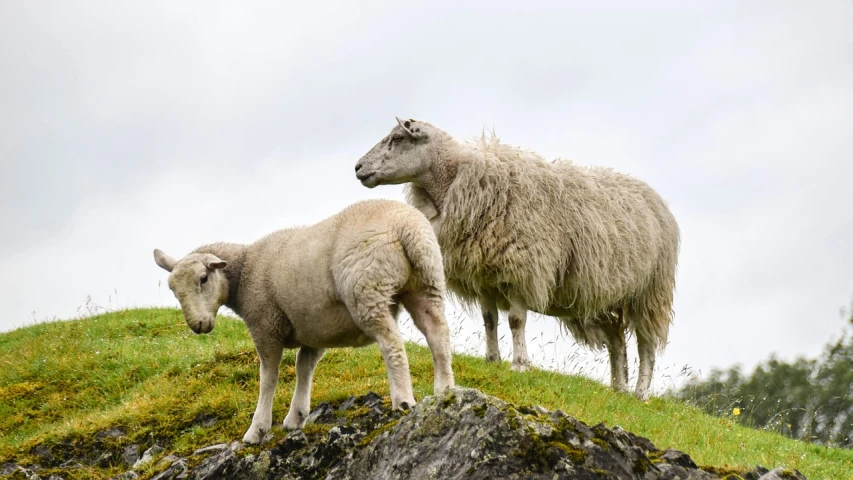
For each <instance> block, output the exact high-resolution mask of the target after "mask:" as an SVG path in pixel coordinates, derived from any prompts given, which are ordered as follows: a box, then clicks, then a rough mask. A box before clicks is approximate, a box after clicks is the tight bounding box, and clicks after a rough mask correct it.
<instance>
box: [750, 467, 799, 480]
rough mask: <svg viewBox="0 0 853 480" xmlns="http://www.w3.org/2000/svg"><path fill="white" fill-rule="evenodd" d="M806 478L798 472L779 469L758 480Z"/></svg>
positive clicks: (796, 479)
mask: <svg viewBox="0 0 853 480" xmlns="http://www.w3.org/2000/svg"><path fill="white" fill-rule="evenodd" d="M805 478H806V477H805V476H804V475H803V474H802V473H800V472H799V471H797V470H793V469H788V468H777V469H775V470H771V471H769V472H767V473H765V474H764V475H762V476H760V477H758V480H805Z"/></svg>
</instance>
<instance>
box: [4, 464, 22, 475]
mask: <svg viewBox="0 0 853 480" xmlns="http://www.w3.org/2000/svg"><path fill="white" fill-rule="evenodd" d="M16 471H18V464H17V463H15V462H6V463H4V464H3V466H2V467H0V475H11V474H12V472H16Z"/></svg>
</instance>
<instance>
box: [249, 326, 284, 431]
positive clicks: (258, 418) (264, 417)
mask: <svg viewBox="0 0 853 480" xmlns="http://www.w3.org/2000/svg"><path fill="white" fill-rule="evenodd" d="M256 349H257V351H258V356H259V357H260V360H261V385H260V393H259V394H258V405H257V407H256V408H255V415H254V416H252V425H251V426H250V427H249V430H248V431H246V434H245V435H243V442H245V443H253V444H257V443H261V442H262V441H263V439H264V435H266V434H267V432H269V431H270V428H271V427H272V404H273V397H274V396H275V387H276V384H277V383H278V365H279V364H280V363H281V352H282V350H283V347H282V346H281V345H278V344H268V343H267V344H261V345H256Z"/></svg>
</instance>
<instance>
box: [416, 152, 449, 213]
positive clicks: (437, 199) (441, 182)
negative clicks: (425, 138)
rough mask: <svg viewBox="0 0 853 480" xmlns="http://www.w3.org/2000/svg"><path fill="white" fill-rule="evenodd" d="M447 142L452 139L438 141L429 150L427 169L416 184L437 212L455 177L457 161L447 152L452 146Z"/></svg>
mask: <svg viewBox="0 0 853 480" xmlns="http://www.w3.org/2000/svg"><path fill="white" fill-rule="evenodd" d="M448 142H453V140H451V139H448V140H447V141H445V142H442V143H440V144H439V145H438V146H437V147H436V148H435V149H434V150H433V151H432V152H429V154H430V155H431V156H432V157H433V159H432V161H431V162H430V167H429V171H428V172H427V174H426V175H424V176H423V178H422V179H421V181H420V182H418V183H419V185H418V186H419V187H420V188H421V189H423V190H424V191H425V192H426V193H427V195H429V197H430V199H431V200H432V202H433V203H434V204H435V208H436V210H438V211H439V212H441V206H442V204H443V203H444V197H445V196H446V195H447V191H448V190H449V189H450V185H451V184H452V183H453V180H454V179H455V178H456V168H457V162H456V161H453V160H452V159H453V157H452V156H451V155H449V154H448V153H449V152H448V150H449V147H452V146H451V145H448Z"/></svg>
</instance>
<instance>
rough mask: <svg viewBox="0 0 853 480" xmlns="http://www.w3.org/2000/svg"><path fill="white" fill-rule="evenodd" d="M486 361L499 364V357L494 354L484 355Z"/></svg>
mask: <svg viewBox="0 0 853 480" xmlns="http://www.w3.org/2000/svg"><path fill="white" fill-rule="evenodd" d="M486 361H487V362H500V361H501V356H500V355H498V354H496V353H495V354H492V355H486Z"/></svg>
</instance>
